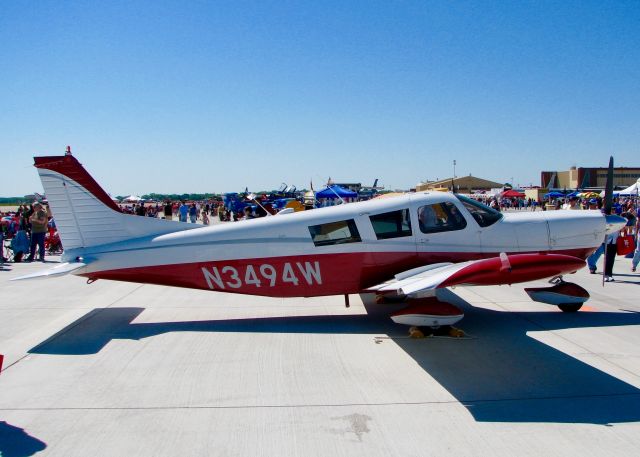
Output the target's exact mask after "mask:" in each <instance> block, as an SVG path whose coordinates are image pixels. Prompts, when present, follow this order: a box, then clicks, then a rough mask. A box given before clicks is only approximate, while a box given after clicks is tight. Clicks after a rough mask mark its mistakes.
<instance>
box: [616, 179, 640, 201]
mask: <svg viewBox="0 0 640 457" xmlns="http://www.w3.org/2000/svg"><path fill="white" fill-rule="evenodd" d="M638 187H639V185H638V183H637V182H636V183H633V185H631V186H629V187H627V188H626V189H622V190H621V191H619V192H613V193H614V194H616V193H617V194H618V195H624V196H632V197H633V196H636V195H638V191H639V190H640V189H638Z"/></svg>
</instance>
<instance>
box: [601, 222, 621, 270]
mask: <svg viewBox="0 0 640 457" xmlns="http://www.w3.org/2000/svg"><path fill="white" fill-rule="evenodd" d="M619 235H620V233H619V232H615V233H611V234H609V235H607V238H606V240H605V244H606V247H605V250H604V251H605V254H604V281H605V282H613V281H615V279H613V264H614V262H615V260H616V255H617V254H618V249H617V241H618V236H619Z"/></svg>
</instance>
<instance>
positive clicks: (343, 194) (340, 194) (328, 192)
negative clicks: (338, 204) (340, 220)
mask: <svg viewBox="0 0 640 457" xmlns="http://www.w3.org/2000/svg"><path fill="white" fill-rule="evenodd" d="M357 197H358V193H357V192H354V191H352V190H349V189H345V188H344V187H340V186H338V185H337V184H333V185H331V186H329V187H326V188H324V189H322V190H319V191H318V192H317V193H316V198H332V199H333V198H357Z"/></svg>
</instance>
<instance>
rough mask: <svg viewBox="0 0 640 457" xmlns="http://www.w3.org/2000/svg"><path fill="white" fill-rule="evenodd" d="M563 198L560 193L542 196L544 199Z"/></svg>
mask: <svg viewBox="0 0 640 457" xmlns="http://www.w3.org/2000/svg"><path fill="white" fill-rule="evenodd" d="M560 197H564V194H563V193H562V192H555V191H554V192H549V193H548V194H544V198H560Z"/></svg>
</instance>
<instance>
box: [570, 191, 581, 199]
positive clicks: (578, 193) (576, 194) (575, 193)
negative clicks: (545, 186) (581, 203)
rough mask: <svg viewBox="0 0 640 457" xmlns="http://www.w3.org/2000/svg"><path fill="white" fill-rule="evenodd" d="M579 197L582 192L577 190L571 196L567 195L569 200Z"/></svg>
mask: <svg viewBox="0 0 640 457" xmlns="http://www.w3.org/2000/svg"><path fill="white" fill-rule="evenodd" d="M579 196H580V192H578V191H577V190H574V191H573V192H571V193H570V194H567V198H572V197H579Z"/></svg>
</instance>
